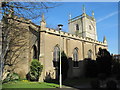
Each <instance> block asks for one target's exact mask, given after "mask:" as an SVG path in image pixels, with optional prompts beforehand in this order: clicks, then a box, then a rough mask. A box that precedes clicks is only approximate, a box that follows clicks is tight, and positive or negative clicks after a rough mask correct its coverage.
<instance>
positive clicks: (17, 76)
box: [3, 72, 20, 83]
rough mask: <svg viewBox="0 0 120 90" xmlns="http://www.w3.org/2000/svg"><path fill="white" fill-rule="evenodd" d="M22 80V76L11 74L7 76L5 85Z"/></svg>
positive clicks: (4, 81)
mask: <svg viewBox="0 0 120 90" xmlns="http://www.w3.org/2000/svg"><path fill="white" fill-rule="evenodd" d="M19 79H20V76H19V75H18V74H17V73H15V72H13V73H12V72H11V73H9V74H8V75H7V77H6V78H5V79H4V80H3V83H7V82H9V81H14V80H19Z"/></svg>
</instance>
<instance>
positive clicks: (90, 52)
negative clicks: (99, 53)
mask: <svg viewBox="0 0 120 90" xmlns="http://www.w3.org/2000/svg"><path fill="white" fill-rule="evenodd" d="M88 58H91V59H92V50H89V51H88Z"/></svg>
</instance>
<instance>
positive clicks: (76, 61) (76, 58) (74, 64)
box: [73, 48, 78, 67]
mask: <svg viewBox="0 0 120 90" xmlns="http://www.w3.org/2000/svg"><path fill="white" fill-rule="evenodd" d="M73 60H74V61H73V67H78V48H75V49H74V51H73Z"/></svg>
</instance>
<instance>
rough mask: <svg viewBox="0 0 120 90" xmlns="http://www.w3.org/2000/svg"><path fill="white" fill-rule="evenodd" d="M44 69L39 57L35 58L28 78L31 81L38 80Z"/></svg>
mask: <svg viewBox="0 0 120 90" xmlns="http://www.w3.org/2000/svg"><path fill="white" fill-rule="evenodd" d="M42 69H43V65H41V63H40V62H39V61H38V60H37V59H33V60H32V62H31V65H30V71H29V72H28V74H27V76H26V78H27V79H28V80H30V81H38V80H39V76H40V75H41V72H42Z"/></svg>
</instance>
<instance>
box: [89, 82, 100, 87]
mask: <svg viewBox="0 0 120 90" xmlns="http://www.w3.org/2000/svg"><path fill="white" fill-rule="evenodd" d="M90 85H91V88H93V89H97V88H100V82H99V80H93V81H91V82H90Z"/></svg>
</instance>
